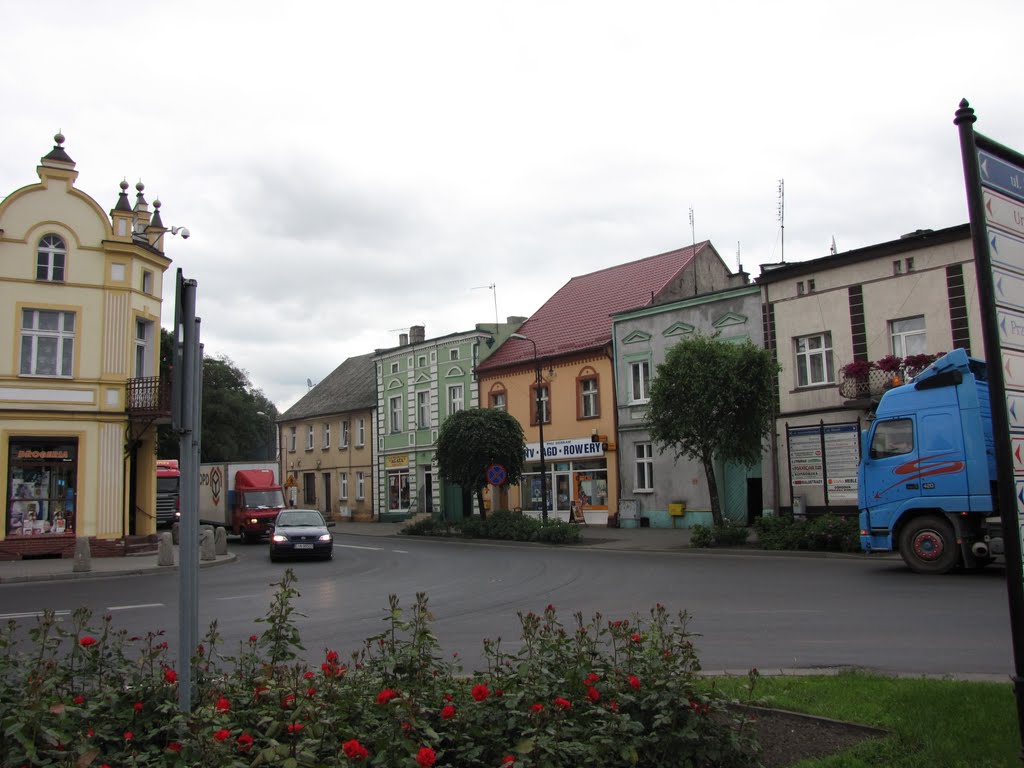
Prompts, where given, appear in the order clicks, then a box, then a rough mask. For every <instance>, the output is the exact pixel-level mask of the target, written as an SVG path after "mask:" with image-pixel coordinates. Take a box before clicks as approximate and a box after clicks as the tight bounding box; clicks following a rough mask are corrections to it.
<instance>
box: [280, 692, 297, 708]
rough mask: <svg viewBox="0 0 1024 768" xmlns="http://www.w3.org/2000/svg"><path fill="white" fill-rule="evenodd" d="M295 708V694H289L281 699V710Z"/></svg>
mask: <svg viewBox="0 0 1024 768" xmlns="http://www.w3.org/2000/svg"><path fill="white" fill-rule="evenodd" d="M294 706H295V694H294V693H289V694H288V695H287V696H285V697H284V698H283V699H281V709H291V708H292V707H294Z"/></svg>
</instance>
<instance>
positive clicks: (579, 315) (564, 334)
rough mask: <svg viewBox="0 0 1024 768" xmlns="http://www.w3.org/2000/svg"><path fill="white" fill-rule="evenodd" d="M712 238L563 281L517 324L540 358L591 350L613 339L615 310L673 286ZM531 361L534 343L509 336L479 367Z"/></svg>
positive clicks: (635, 304) (644, 301)
mask: <svg viewBox="0 0 1024 768" xmlns="http://www.w3.org/2000/svg"><path fill="white" fill-rule="evenodd" d="M708 245H709V243H708V241H706V240H705V241H704V242H702V243H697V244H696V245H694V246H687V247H686V248H679V249H678V250H675V251H668V252H667V253H661V254H658V255H657V256H649V257H647V258H646V259H640V260H639V261H631V262H628V263H626V264H619V265H617V266H614V267H608V268H607V269H602V270H600V271H598V272H591V273H590V274H588V275H580V276H578V277H574V278H572V279H571V280H569V282H568V283H566V284H565V285H563V286H562V287H561V288H560V289H559V290H558V291H557V292H556V293H555V294H554V295H553V296H552V297H551V298H550V299H548V300H547V301H546V302H544V305H543V306H542V307H541V308H540V309H538V310H537V311H536V312H534V313H533V315H531V316H530V319H529V320H527V321H526V322H525V323H523V325H522V326H521V327H520V328H519V330H518V331H517V333H520V334H522V335H523V336H526V337H528V338H530V339H533V341H535V342H536V343H537V355H538V357H553V356H559V355H566V354H570V353H572V352H576V351H580V350H585V349H593V348H595V347H600V346H603V345H605V344H608V343H610V342H611V338H612V320H611V315H612V313H614V312H621V311H623V310H626V309H635V308H637V307H643V306H646V305H648V304H650V303H651V301H652V299H653V298H654V297H657V296H658V295H659V294H660V293H661V292H662V291H663V290H664V289H665V288H666V287H668V286H669V285H671V284H672V283H673V282H674V281H675V279H676V278H677V277H678V276H679V274H680V273H681V272H682V270H683V269H684V268H686V267H687V266H688V265H689V264H690V262H691V261H693V256H694V253H700V252H701V251H702V250H703V249H704V248H705V247H706V246H708ZM532 360H533V345H531V344H530V343H529V342H526V341H520V340H517V339H509V340H508V341H506V342H505V343H504V344H502V345H501V347H500V348H499V349H498V350H497V351H496V352H495V353H494V354H492V355H491V356H490V357H489V358H487V360H485V361H484V362H482V363H481V364H480V365H479V366H477V369H478V370H480V371H487V370H492V369H495V368H503V367H505V366H508V365H516V364H519V363H523V362H528V361H532Z"/></svg>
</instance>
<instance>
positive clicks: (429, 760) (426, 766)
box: [416, 747, 437, 768]
mask: <svg viewBox="0 0 1024 768" xmlns="http://www.w3.org/2000/svg"><path fill="white" fill-rule="evenodd" d="M416 762H417V763H419V764H420V765H422V766H423V768H430V766H432V765H433V764H434V763H435V762H437V755H436V754H435V752H434V750H432V749H431V748H430V747H420V751H419V752H417V753H416Z"/></svg>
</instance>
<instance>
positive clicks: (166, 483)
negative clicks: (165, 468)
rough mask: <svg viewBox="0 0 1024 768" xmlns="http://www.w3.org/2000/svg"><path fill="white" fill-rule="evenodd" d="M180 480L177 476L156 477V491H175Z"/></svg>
mask: <svg viewBox="0 0 1024 768" xmlns="http://www.w3.org/2000/svg"><path fill="white" fill-rule="evenodd" d="M180 480H181V478H178V477H158V478H157V479H156V492H157V493H177V492H178V483H179V482H180Z"/></svg>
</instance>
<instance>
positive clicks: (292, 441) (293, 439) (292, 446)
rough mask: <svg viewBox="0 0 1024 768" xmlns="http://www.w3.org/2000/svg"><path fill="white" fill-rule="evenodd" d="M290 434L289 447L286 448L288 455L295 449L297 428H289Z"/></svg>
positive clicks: (297, 437) (297, 438)
mask: <svg viewBox="0 0 1024 768" xmlns="http://www.w3.org/2000/svg"><path fill="white" fill-rule="evenodd" d="M291 430H292V433H291V436H290V439H289V444H290V447H289V448H288V451H289V453H295V447H296V445H298V442H299V434H298V433H299V428H298V427H291Z"/></svg>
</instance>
